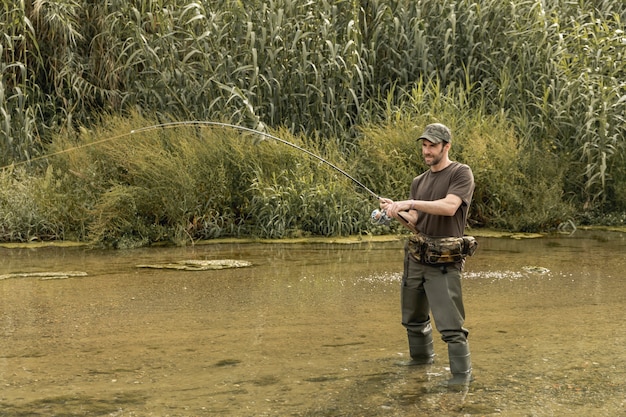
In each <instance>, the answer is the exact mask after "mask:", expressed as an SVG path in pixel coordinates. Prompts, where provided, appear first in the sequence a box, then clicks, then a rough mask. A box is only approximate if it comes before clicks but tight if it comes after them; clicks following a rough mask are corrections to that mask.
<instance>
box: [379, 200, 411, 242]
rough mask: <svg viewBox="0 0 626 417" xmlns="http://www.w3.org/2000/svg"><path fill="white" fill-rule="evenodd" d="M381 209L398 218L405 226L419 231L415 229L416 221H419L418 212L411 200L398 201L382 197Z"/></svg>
mask: <svg viewBox="0 0 626 417" xmlns="http://www.w3.org/2000/svg"><path fill="white" fill-rule="evenodd" d="M380 209H381V210H384V211H385V213H387V216H390V217H393V218H394V219H396V220H398V221H399V222H400V223H401V224H402V225H403V226H404V227H406V228H407V229H409V230H410V231H412V232H413V233H418V231H417V230H416V229H415V223H416V222H417V213H416V212H415V211H414V210H412V208H411V200H407V201H396V202H394V201H393V200H391V199H389V198H383V197H381V198H380Z"/></svg>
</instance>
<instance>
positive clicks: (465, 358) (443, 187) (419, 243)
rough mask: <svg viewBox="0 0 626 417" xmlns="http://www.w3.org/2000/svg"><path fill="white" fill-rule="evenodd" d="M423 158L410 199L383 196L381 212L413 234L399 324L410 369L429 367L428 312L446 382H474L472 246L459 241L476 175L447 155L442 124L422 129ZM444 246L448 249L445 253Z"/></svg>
mask: <svg viewBox="0 0 626 417" xmlns="http://www.w3.org/2000/svg"><path fill="white" fill-rule="evenodd" d="M419 140H421V145H422V155H423V157H424V161H425V163H426V165H428V166H429V167H430V169H429V170H427V171H426V172H424V173H422V174H421V175H419V176H418V177H416V178H415V179H414V180H413V183H412V184H411V193H410V199H409V200H404V201H395V202H394V201H392V200H390V199H387V198H381V200H380V208H381V209H382V210H384V211H386V213H387V215H388V216H390V217H393V218H395V219H397V220H399V221H400V222H402V223H403V224H404V225H405V226H406V227H407V228H409V229H410V230H412V231H413V232H414V233H415V234H414V235H413V236H411V238H410V239H409V241H408V243H407V245H406V247H405V258H404V274H403V277H402V288H401V299H402V325H403V326H404V327H405V328H406V330H407V335H408V339H409V351H410V354H411V361H410V362H409V364H410V365H419V364H430V363H433V361H434V359H433V357H434V356H435V354H434V349H433V337H432V326H431V321H430V316H429V313H430V312H432V317H433V319H434V322H435V326H436V328H437V330H438V331H439V333H440V334H441V338H442V340H443V341H444V342H446V343H447V346H448V358H449V361H450V372H451V373H452V378H451V379H449V380H448V384H450V385H456V384H467V383H469V381H470V380H471V379H472V376H471V373H472V366H471V360H470V351H469V344H468V342H467V336H468V331H467V329H465V328H464V327H463V324H464V321H465V310H464V307H463V298H462V292H461V271H462V269H463V265H464V261H465V256H466V255H471V254H472V253H473V251H474V250H475V248H476V242H475V240H474V239H473V238H471V237H465V238H464V237H463V232H464V229H465V225H466V223H467V213H468V209H469V206H470V203H471V201H472V195H473V193H474V176H473V174H472V171H471V169H470V168H469V167H468V166H467V165H463V164H460V163H458V162H453V161H451V160H450V159H449V157H448V151H449V150H450V147H451V141H452V134H451V132H450V129H448V127H446V126H444V125H443V124H440V123H434V124H430V125H428V126H426V129H425V130H424V133H423V134H422V135H421V136H420V137H419V138H418V142H419ZM446 248H447V249H446Z"/></svg>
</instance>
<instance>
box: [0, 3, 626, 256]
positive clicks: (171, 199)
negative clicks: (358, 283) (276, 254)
mask: <svg viewBox="0 0 626 417" xmlns="http://www.w3.org/2000/svg"><path fill="white" fill-rule="evenodd" d="M624 20H626V4H625V3H624V2H614V1H601V0H599V1H593V2H585V1H572V0H557V1H552V2H544V1H534V0H528V1H519V2H501V1H499V0H478V1H464V0H456V1H455V0H424V1H415V0H385V1H382V0H360V1H357V0H343V1H342V0H338V1H326V0H320V1H315V2H312V1H304V0H291V1H290V0H275V1H259V0H247V1H239V0H211V1H209V0H198V1H190V0H186V1H183V0H169V1H168V0H124V1H122V0H108V1H90V0H58V1H46V0H35V1H33V2H14V1H9V0H2V9H1V16H0V25H1V28H2V30H1V32H0V33H1V35H0V36H1V41H0V57H1V61H0V75H1V76H0V166H2V167H4V168H2V170H1V171H0V183H1V184H0V219H2V223H1V225H0V240H29V239H33V238H37V239H79V240H92V241H97V242H102V243H107V244H111V245H114V246H133V245H138V244H146V243H150V242H154V241H159V240H171V241H174V242H178V243H183V242H189V241H193V240H195V239H200V238H212V237H217V236H241V235H255V236H262V237H284V236H291V235H301V234H320V235H338V234H353V233H380V232H383V231H386V230H381V228H380V226H373V225H371V224H370V223H369V222H368V218H369V212H370V211H371V210H372V208H375V207H376V202H375V201H372V200H371V199H370V197H369V196H368V195H367V194H366V193H361V192H360V191H359V189H358V187H355V186H354V184H352V183H351V182H350V181H349V180H347V179H346V178H344V177H342V176H341V174H339V173H337V172H336V171H333V170H330V169H329V168H328V167H327V166H325V165H324V164H319V163H318V161H315V160H311V159H310V158H308V157H307V156H306V155H305V154H303V153H301V152H298V151H297V150H295V149H293V148H290V147H286V146H284V145H281V144H279V143H272V142H271V141H268V140H264V141H259V138H255V137H252V136H250V135H242V132H240V131H236V130H233V129H221V128H200V127H198V126H195V127H194V126H178V127H176V128H166V129H151V130H148V131H144V132H140V133H130V132H131V131H133V130H137V129H139V128H141V127H145V126H150V125H154V124H158V123H167V122H171V121H183V120H215V121H227V122H229V123H233V124H238V125H242V126H247V127H250V128H255V129H269V131H271V132H272V133H273V134H276V135H278V136H280V137H281V138H285V139H286V140H288V141H291V142H294V143H297V144H298V145H300V146H303V147H306V148H307V149H310V150H311V151H313V152H314V153H317V154H319V155H321V156H323V157H324V158H327V159H329V160H330V161H332V162H333V163H335V164H336V165H338V166H340V167H342V168H344V169H345V170H346V171H347V172H350V173H351V174H352V175H354V176H355V177H356V178H358V179H359V180H360V181H362V182H363V183H365V184H366V185H367V186H368V187H370V188H372V189H373V190H374V191H375V192H377V193H379V194H381V195H386V196H390V197H392V198H403V197H404V196H405V195H406V194H407V191H408V185H409V182H410V180H411V179H412V177H413V176H414V175H415V174H416V173H417V172H419V171H421V170H422V169H424V167H423V166H422V165H421V162H420V156H419V149H418V148H416V145H415V141H414V138H415V135H416V129H417V130H419V129H421V128H423V126H424V125H425V124H427V123H429V122H432V121H442V122H444V123H446V124H448V125H449V126H450V127H451V128H452V129H453V131H454V132H455V141H454V147H453V150H454V152H453V157H454V158H455V159H457V160H459V161H461V162H466V163H468V164H470V165H471V166H472V168H473V170H474V174H475V176H476V180H477V190H476V194H475V202H474V204H473V207H472V212H471V217H472V218H471V225H472V226H489V227H498V228H505V229H510V230H528V231H530V230H547V229H550V228H555V227H557V226H558V225H559V224H560V223H562V222H564V221H566V220H567V219H569V218H573V219H575V221H576V222H577V223H578V222H589V221H603V222H616V223H620V222H621V223H622V224H623V222H624V217H625V215H624V213H625V212H626V160H625V155H626V153H625V148H626V139H625V137H626V120H625V114H626V64H625V62H626V60H625V57H626V34H625V33H624V31H623V28H624ZM84 145H88V146H84ZM68 149H72V150H71V151H65V150H68ZM55 153H56V154H55ZM50 154H55V156H52V157H45V156H46V155H50ZM395 227H397V226H395Z"/></svg>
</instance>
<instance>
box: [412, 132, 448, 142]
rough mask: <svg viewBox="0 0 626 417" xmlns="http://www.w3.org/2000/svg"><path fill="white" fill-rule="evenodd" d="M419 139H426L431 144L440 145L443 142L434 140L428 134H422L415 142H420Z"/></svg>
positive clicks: (437, 139)
mask: <svg viewBox="0 0 626 417" xmlns="http://www.w3.org/2000/svg"><path fill="white" fill-rule="evenodd" d="M421 139H426V140H427V141H429V142H431V143H442V142H444V141H443V140H441V139H439V138H434V137H432V136H430V135H428V134H423V135H422V136H420V137H419V138H417V140H421Z"/></svg>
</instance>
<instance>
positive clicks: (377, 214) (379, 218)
mask: <svg viewBox="0 0 626 417" xmlns="http://www.w3.org/2000/svg"><path fill="white" fill-rule="evenodd" d="M179 126H199V127H206V126H218V127H227V128H231V129H235V130H241V131H244V132H248V133H253V134H256V135H261V136H264V137H266V138H270V139H273V140H275V141H277V142H280V143H282V144H284V145H287V146H291V147H292V148H294V149H297V150H299V151H301V152H304V153H306V154H307V155H309V156H311V157H312V158H315V159H317V160H318V161H320V162H322V163H324V164H326V165H328V166H329V167H331V168H333V169H334V170H336V171H337V172H339V173H341V174H342V175H344V176H345V177H346V178H348V179H349V180H351V181H352V182H353V183H354V184H356V185H357V186H358V187H360V188H362V189H363V190H365V191H366V192H367V193H368V194H369V195H370V196H371V197H373V198H374V199H376V200H378V201H380V200H381V198H382V197H380V196H379V195H378V194H376V193H375V192H374V191H372V190H371V189H370V188H368V187H367V186H365V185H364V184H363V183H362V182H360V181H359V180H357V179H356V178H354V177H353V176H352V175H350V174H348V173H347V172H346V171H344V170H343V169H341V168H339V167H338V166H337V165H335V164H333V163H332V162H330V161H327V160H326V159H324V158H322V157H321V156H319V155H316V154H314V153H313V152H311V151H309V150H307V149H305V148H303V147H301V146H298V145H296V144H295V143H292V142H289V141H287V140H285V139H281V138H279V137H277V136H274V135H271V134H269V133H267V132H263V131H261V130H257V129H252V128H249V127H245V126H239V125H234V124H231V123H223V122H211V121H203V120H186V121H180V122H169V123H159V124H154V125H151V126H146V127H141V128H138V129H133V130H131V131H130V132H128V133H124V134H121V135H117V136H113V137H110V138H105V139H101V140H97V141H94V142H90V143H86V144H83V145H79V146H75V147H73V148H69V149H65V150H62V151H58V152H54V153H51V154H47V155H42V156H38V157H34V158H31V159H30V160H28V161H22V162H17V163H13V164H11V165H7V166H4V167H1V169H5V168H9V167H11V166H16V165H22V164H25V163H27V162H33V161H36V160H40V159H44V158H50V157H52V156H56V155H60V154H63V153H67V152H71V151H73V150H76V149H81V148H85V147H88V146H94V145H97V144H100V143H104V142H108V141H112V140H117V139H120V138H123V137H127V136H131V135H135V134H138V133H145V132H149V131H152V130H157V129H170V128H174V127H179ZM371 220H372V222H374V223H377V224H388V223H389V221H390V218H389V217H388V216H387V214H386V213H385V212H384V211H381V210H374V211H373V212H372V215H371Z"/></svg>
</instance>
